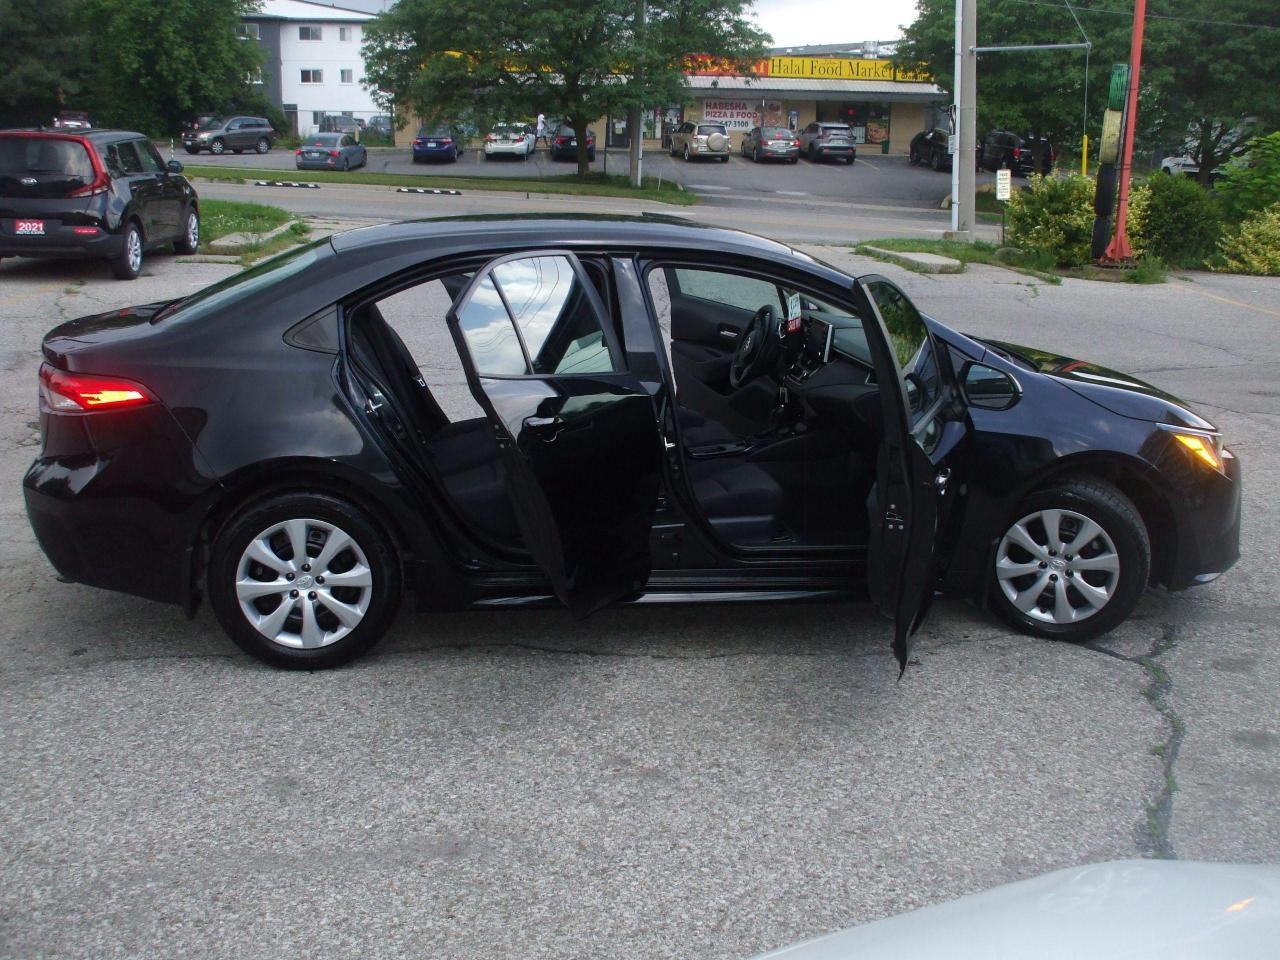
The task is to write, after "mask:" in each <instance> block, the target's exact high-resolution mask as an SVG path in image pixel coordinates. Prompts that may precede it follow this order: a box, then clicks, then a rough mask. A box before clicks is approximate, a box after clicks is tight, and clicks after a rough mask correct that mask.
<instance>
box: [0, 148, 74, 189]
mask: <svg viewBox="0 0 1280 960" xmlns="http://www.w3.org/2000/svg"><path fill="white" fill-rule="evenodd" d="M27 179H34V180H36V181H37V182H36V183H35V184H23V183H22V181H23V180H27ZM92 179H93V163H92V162H91V161H90V160H89V154H88V151H86V150H85V148H84V145H83V144H82V143H80V142H79V141H76V140H60V139H58V138H56V137H6V136H0V196H18V195H21V196H28V197H29V196H61V195H62V194H63V193H65V191H66V189H67V188H68V187H70V186H75V185H77V184H84V183H88V182H89V181H90V180H92Z"/></svg>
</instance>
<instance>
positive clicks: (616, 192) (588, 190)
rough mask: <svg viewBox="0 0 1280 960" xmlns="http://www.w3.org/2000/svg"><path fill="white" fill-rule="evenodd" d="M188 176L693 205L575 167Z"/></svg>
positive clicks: (239, 170)
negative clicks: (505, 172) (518, 173)
mask: <svg viewBox="0 0 1280 960" xmlns="http://www.w3.org/2000/svg"><path fill="white" fill-rule="evenodd" d="M184 172H185V173H186V174H187V175H188V176H191V177H200V178H202V179H204V180H221V181H224V182H229V183H244V182H246V181H248V180H301V181H306V182H309V183H354V184H366V185H370V186H378V187H427V188H431V187H438V188H440V189H446V190H502V191H506V192H511V193H554V194H566V195H569V196H579V197H622V198H625V199H629V200H655V201H657V202H659V203H669V204H674V205H676V206H691V205H693V204H695V203H697V202H698V198H697V196H696V195H694V194H692V193H689V192H687V191H686V190H684V189H683V188H682V187H681V186H680V185H679V184H677V183H673V182H672V181H670V180H661V181H660V180H659V179H658V178H656V177H645V178H644V185H643V186H641V187H639V188H636V187H633V186H631V183H630V181H629V180H628V179H627V178H626V177H625V176H623V175H621V174H608V175H606V174H603V173H588V174H587V175H585V176H581V177H580V176H578V175H577V174H576V173H572V174H564V175H557V176H554V177H437V176H422V175H416V174H406V173H370V172H367V171H365V170H357V171H352V172H340V171H336V170H258V169H254V168H251V167H208V166H201V165H199V164H188V165H186V169H185V171H184Z"/></svg>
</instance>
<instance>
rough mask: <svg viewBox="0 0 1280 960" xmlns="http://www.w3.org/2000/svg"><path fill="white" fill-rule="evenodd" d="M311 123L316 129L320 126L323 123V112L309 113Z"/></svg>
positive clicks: (313, 111) (314, 111)
mask: <svg viewBox="0 0 1280 960" xmlns="http://www.w3.org/2000/svg"><path fill="white" fill-rule="evenodd" d="M311 122H312V123H314V124H315V125H316V126H317V127H318V126H320V124H322V123H324V111H323V110H312V111H311Z"/></svg>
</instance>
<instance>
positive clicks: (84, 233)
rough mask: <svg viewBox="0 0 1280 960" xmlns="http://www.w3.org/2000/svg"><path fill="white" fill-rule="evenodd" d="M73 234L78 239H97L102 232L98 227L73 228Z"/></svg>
mask: <svg viewBox="0 0 1280 960" xmlns="http://www.w3.org/2000/svg"><path fill="white" fill-rule="evenodd" d="M71 232H72V233H74V234H75V235H76V236H77V237H96V236H97V235H98V233H99V232H100V231H99V230H98V228H97V227H72V228H71Z"/></svg>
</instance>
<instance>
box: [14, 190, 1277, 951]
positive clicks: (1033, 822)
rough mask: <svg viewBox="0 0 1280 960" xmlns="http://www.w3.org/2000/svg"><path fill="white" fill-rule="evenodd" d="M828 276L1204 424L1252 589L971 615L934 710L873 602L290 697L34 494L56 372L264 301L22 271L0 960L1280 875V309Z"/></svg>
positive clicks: (315, 678)
mask: <svg viewBox="0 0 1280 960" xmlns="http://www.w3.org/2000/svg"><path fill="white" fill-rule="evenodd" d="M297 192H298V193H299V194H302V193H303V192H304V191H297ZM316 193H317V194H319V195H320V197H321V198H323V197H325V196H330V195H329V194H326V193H324V192H322V191H316ZM337 195H338V192H337V191H335V193H334V194H333V196H337ZM308 202H313V201H308ZM325 202H331V201H325ZM399 202H401V203H405V202H406V201H403V200H401V201H399ZM584 206H585V207H586V209H596V208H595V206H594V205H584ZM714 209H715V210H716V211H718V208H714ZM712 210H713V208H711V207H707V208H705V209H704V208H702V207H698V208H695V211H694V212H695V213H696V214H698V215H699V216H702V215H703V214H704V213H706V212H708V211H712ZM713 215H718V213H716V214H713ZM808 249H811V250H812V251H813V252H815V253H818V254H820V255H822V256H823V257H824V258H827V259H830V260H832V261H833V262H836V263H838V264H840V265H842V266H843V267H844V268H846V269H848V270H850V271H851V272H864V271H867V270H869V269H874V270H876V271H878V272H883V273H886V274H888V275H890V276H891V277H893V278H894V279H895V280H897V281H899V282H900V283H902V284H903V285H904V287H905V288H906V289H907V290H908V292H909V293H910V294H911V295H912V296H913V297H914V298H915V299H916V300H917V302H918V303H919V304H920V305H921V306H922V307H923V308H924V309H926V310H927V311H928V312H931V313H934V314H936V315H937V316H939V317H941V318H944V319H949V320H951V321H952V322H953V323H954V324H955V325H957V326H958V327H960V328H961V329H966V330H971V331H974V332H976V333H979V334H987V335H992V336H1000V337H1005V338H1009V339H1013V340H1018V341H1023V342H1028V343H1032V344H1039V345H1042V346H1044V347H1046V348H1049V349H1053V350H1058V351H1061V352H1064V353H1067V354H1069V355H1076V356H1085V357H1088V358H1091V359H1095V360H1097V361H1100V362H1104V363H1109V364H1112V365H1114V366H1117V367H1119V368H1120V369H1125V370H1131V371H1136V372H1140V373H1141V374H1142V375H1143V376H1145V377H1146V378H1148V379H1150V380H1152V381H1153V382H1155V383H1156V384H1158V385H1160V386H1162V387H1164V388H1166V389H1168V390H1170V391H1172V392H1174V393H1177V394H1181V395H1183V396H1185V397H1186V398H1188V399H1189V400H1191V401H1193V402H1194V403H1195V404H1196V405H1197V406H1198V407H1199V408H1200V409H1201V410H1203V411H1204V412H1205V413H1206V414H1207V415H1209V416H1210V417H1211V418H1213V419H1214V420H1216V421H1217V422H1218V423H1219V424H1220V425H1221V427H1222V428H1223V430H1224V431H1225V433H1226V435H1227V437H1228V442H1229V443H1230V444H1231V446H1232V447H1233V449H1234V450H1235V451H1236V452H1237V453H1238V454H1239V456H1240V457H1241V459H1242V462H1243V465H1244V471H1245V477H1246V486H1245V504H1244V509H1245V522H1244V533H1243V538H1244V542H1243V550H1244V553H1243V557H1242V559H1241V561H1240V563H1239V565H1238V566H1237V567H1236V568H1235V569H1233V570H1231V571H1230V572H1229V573H1228V574H1227V575H1225V576H1224V577H1222V578H1221V579H1220V580H1219V581H1217V582H1215V583H1213V584H1210V585H1208V586H1205V587H1202V588H1199V589H1197V590H1194V591H1190V592H1188V593H1185V594H1179V595H1164V594H1160V593H1150V594H1148V595H1147V596H1146V597H1145V598H1144V599H1143V601H1142V603H1141V604H1140V606H1139V608H1138V611H1137V615H1136V616H1135V617H1134V618H1133V619H1132V620H1131V621H1130V622H1129V623H1128V624H1126V625H1124V626H1123V627H1121V628H1120V629H1118V630H1117V631H1115V632H1114V633H1113V634H1111V635H1110V636H1109V637H1107V638H1106V639H1105V641H1103V642H1101V643H1099V644H1096V645H1094V646H1093V647H1090V648H1083V647H1075V646H1068V645H1064V644H1055V643H1049V642H1045V641H1040V640H1035V639H1030V638H1026V637H1023V636H1020V635H1017V634H1013V633H1010V632H1009V631H1008V630H1007V629H1006V628H1005V627H1003V626H1002V625H1001V624H999V623H998V622H996V621H994V620H993V619H992V618H991V617H990V616H988V615H987V614H985V613H983V612H982V611H980V610H978V609H975V608H974V607H972V606H970V605H969V604H967V603H963V602H959V601H954V600H944V601H942V602H940V603H939V604H938V605H936V606H935V609H934V612H933V614H932V616H931V619H930V620H929V621H928V623H927V624H926V626H925V628H924V631H923V635H922V637H921V639H920V644H919V660H920V664H919V666H916V667H913V668H912V669H910V670H909V671H908V672H907V674H906V676H905V677H904V678H903V679H902V681H901V682H899V681H898V679H897V671H896V667H895V665H894V663H893V660H892V658H891V656H890V654H889V649H888V644H889V638H888V632H887V630H886V625H885V623H884V622H883V621H881V620H880V619H879V618H878V617H876V616H875V615H873V614H872V612H871V611H870V610H869V609H868V608H867V607H865V606H863V605H859V604H852V603H826V604H810V605H760V604H757V605H750V606H743V605H728V606H712V607H701V608H699V607H673V608H658V607H629V608H616V609H610V610H607V611H604V612H602V613H599V614H597V615H595V616H593V617H592V618H590V619H589V620H587V621H585V622H583V623H577V622H574V621H573V620H572V619H570V618H569V617H568V615H567V614H565V613H562V612H559V611H556V610H541V611H520V612H496V611H490V612H484V613H478V612H477V613H459V614H451V615H444V616H441V615H435V616H430V617H425V616H424V617H419V616H416V615H414V614H412V613H409V612H406V613H404V614H403V615H402V616H401V617H400V619H399V621H398V622H397V624H396V626H395V627H394V629H393V631H392V633H391V635H390V637H389V638H388V640H387V641H385V642H384V643H383V644H382V645H381V646H380V647H379V648H378V649H377V650H376V651H374V653H373V654H372V655H371V656H369V657H368V658H366V659H364V660H362V661H360V662H359V663H357V664H356V665H354V666H352V667H351V668H349V669H344V670H340V671H335V672H328V673H318V674H293V673H282V672H278V671H273V670H270V669H268V668H265V667H262V666H260V665H259V664H257V663H255V662H252V661H250V660H248V659H247V658H246V657H244V656H243V655H241V654H240V653H239V652H238V651H237V650H236V649H235V648H234V647H233V646H232V645H231V644H230V643H229V642H228V641H227V640H226V639H225V638H224V637H223V636H222V634H221V633H220V631H219V630H218V628H217V625H216V623H215V622H214V620H213V618H212V616H211V615H210V614H209V612H208V611H207V609H205V610H202V611H201V612H200V613H199V614H198V615H197V616H196V618H195V619H194V620H193V621H187V620H186V619H184V618H183V616H182V614H181V613H180V612H179V611H178V610H176V609H175V608H169V607H164V606H160V605H156V604H151V603H147V602H145V601H142V600H135V599H131V598H128V597H124V596H118V595H114V594H108V593H103V592H99V591H95V590H92V589H89V588H85V587H80V586H75V585H70V584H62V583H58V582H57V581H56V580H55V579H54V576H53V572H52V570H51V568H50V567H49V566H48V564H47V562H46V561H45V560H44V558H43V557H42V556H41V555H40V553H39V551H38V549H37V547H36V545H35V543H34V540H33V538H32V536H31V533H30V531H29V529H28V527H27V525H26V522H25V518H24V516H23V508H22V504H21V498H20V495H19V482H20V478H21V475H22V473H23V471H24V469H25V467H26V465H27V463H29V461H30V459H31V457H32V456H34V454H35V452H36V449H37V439H36V436H35V428H36V425H35V418H36V413H35V401H34V396H35V384H36V370H37V367H38V365H39V362H40V358H39V350H38V348H39V342H40V338H41V336H42V335H43V333H44V332H45V331H46V330H47V329H48V328H49V327H50V326H51V325H53V324H55V323H57V322H59V320H60V319H61V318H64V317H73V316H76V315H79V314H83V313H87V312H91V311H97V310H105V309H109V308H113V307H118V306H121V305H124V304H128V303H135V302H141V301H147V300H156V299H161V298H165V297H171V296H175V295H178V294H181V293H184V292H186V291H190V290H194V289H196V288H198V287H199V286H201V285H203V284H206V283H208V282H211V281H213V280H214V279H217V278H219V277H221V276H225V275H226V274H228V273H229V272H231V271H232V270H234V269H235V268H234V267H230V266H226V265H222V264H209V263H185V262H179V261H177V260H174V259H171V258H164V257H154V258H151V259H150V260H149V261H148V264H147V266H146V269H145V272H144V276H143V277H142V278H141V279H140V280H138V281H136V282H134V283H127V284H126V283H118V282H115V281H112V280H110V279H109V277H108V274H107V271H106V270H105V269H104V268H102V267H98V266H95V265H79V266H75V265H72V266H68V265H58V264H41V263H25V262H24V263H16V264H15V263H12V262H10V261H5V262H4V263H3V264H0V311H2V312H3V315H4V317H5V321H6V322H5V325H4V327H3V334H2V336H3V348H2V353H0V356H3V358H4V363H3V368H2V371H0V404H2V405H3V411H4V413H5V414H6V416H5V417H4V419H3V422H2V423H0V444H3V449H4V451H5V453H6V454H7V455H6V456H4V458H3V460H2V462H0V518H2V520H3V530H4V533H3V536H2V537H0V569H3V571H4V578H3V581H2V587H0V589H2V590H3V594H2V596H3V601H4V604H5V612H6V617H5V626H4V627H3V628H0V664H2V666H0V725H2V727H3V729H4V730H5V737H4V739H3V741H2V742H0V764H2V769H3V770H4V776H3V777H2V778H0V871H2V873H3V876H4V877H5V883H4V884H3V885H2V886H0V955H3V956H6V957H22V958H34V957H59V958H78V957H85V958H94V960H99V958H108V957H141V956H146V957H184V958H186V957H201V956H217V957H219V958H240V957H244V958H251V957H252V958H257V957H264V956H272V957H275V956H315V957H326V958H346V957H351V958H356V957H359V958H378V957H426V956H429V957H433V958H455V957H456V958H501V957H512V956H519V957H522V958H557V960H560V958H579V957H580V958H595V957H600V956H609V957H616V958H626V960H630V958H652V957H669V956H679V957H687V958H698V960H701V958H735V957H745V956H749V955H750V954H752V953H754V952H756V951H759V950H762V949H765V948H768V947H775V946H779V945H781V944H784V943H787V942H790V941H792V940H796V939H798V938H802V937H807V936H812V935H815V934H819V933H822V932H825V931H829V930H832V929H837V928H841V927H844V926H848V925H851V924H854V923H859V922H863V921H866V920H870V919H874V918H878V917H883V916H886V915H890V914H894V913H898V912H900V911H903V910H906V909H910V908H913V907H917V906H921V905H924V904H929V903H936V902H939V901H942V900H945V899H948V898H951V897H954V896H957V895H959V894H963V893H966V892H971V891H974V890H978V889H982V888H984V887H987V886H990V885H993V884H997V883H1002V882H1005V881H1009V880H1015V879H1020V878H1025V877H1029V876H1033V875H1035V874H1038V873H1041V872H1044V871H1047V870H1051V869H1055V868H1057V867H1061V866H1066V865H1071V864H1078V863H1083V862H1089V861H1098V860H1103V859H1108V858H1115V857H1127V856H1150V855H1166V856H1178V857H1183V858H1188V859H1221V860H1271V861H1277V860H1280V806H1277V804H1276V803H1275V798H1276V796H1277V795H1280V719H1278V718H1277V712H1276V707H1275V690H1276V689H1277V688H1278V687H1280V658H1277V656H1276V643H1277V640H1278V639H1280V607H1278V604H1277V599H1276V593H1275V584H1276V580H1275V570H1276V564H1277V560H1278V558H1277V546H1276V539H1275V536H1274V531H1275V530H1276V529H1277V525H1278V524H1280V505H1277V502H1276V500H1275V498H1274V497H1273V495H1272V491H1273V490H1275V489H1276V488H1277V486H1280V454H1278V453H1277V450H1278V449H1280V409H1278V408H1277V404H1276V396H1277V391H1276V387H1275V384H1276V382H1277V379H1280V334H1278V333H1277V330H1280V325H1278V324H1277V321H1280V307H1278V306H1277V304H1280V282H1278V281H1275V280H1270V281H1264V280H1250V279H1246V278H1235V277H1222V276H1216V275H1203V274H1196V275H1192V276H1188V277H1187V278H1185V279H1183V278H1179V279H1175V280H1172V281H1171V282H1169V283H1168V284H1165V285H1161V286H1149V287H1136V286H1128V285H1111V284H1095V283H1089V282H1085V281H1070V280H1068V281H1066V282H1064V283H1063V284H1062V285H1061V286H1051V285H1048V284H1044V283H1041V282H1039V281H1036V280H1032V279H1030V278H1028V277H1025V276H1022V275H1019V274H1014V273H1009V272H1006V271H1003V270H999V269H996V268H982V267H978V268H971V269H970V270H969V271H968V272H966V273H964V274H960V275H956V276H938V277H923V276H918V275H915V274H910V273H905V272H902V271H899V270H897V269H895V268H893V267H890V266H886V265H884V264H879V263H874V262H870V261H865V260H862V259H860V258H857V257H855V256H853V255H852V254H851V253H850V252H849V251H848V250H847V249H843V248H835V247H821V248H818V247H812V248H808Z"/></svg>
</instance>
